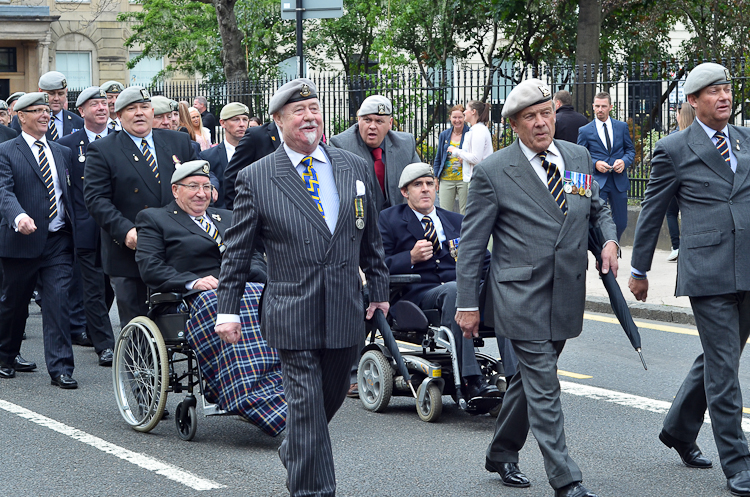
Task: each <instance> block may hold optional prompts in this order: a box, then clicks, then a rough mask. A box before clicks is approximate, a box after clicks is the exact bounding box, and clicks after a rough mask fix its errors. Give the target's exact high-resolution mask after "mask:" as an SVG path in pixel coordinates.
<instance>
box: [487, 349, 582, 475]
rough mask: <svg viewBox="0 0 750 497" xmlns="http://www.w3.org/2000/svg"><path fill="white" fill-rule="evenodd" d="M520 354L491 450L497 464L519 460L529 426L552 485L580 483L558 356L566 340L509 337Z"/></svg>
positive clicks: (489, 450)
mask: <svg viewBox="0 0 750 497" xmlns="http://www.w3.org/2000/svg"><path fill="white" fill-rule="evenodd" d="M511 343H512V344H513V349H514V350H515V352H516V357H518V372H517V373H516V374H515V375H514V376H513V378H512V379H511V380H510V385H508V390H507V391H506V392H505V397H504V398H503V406H502V408H501V409H500V414H498V416H497V422H496V423H495V435H494V437H493V439H492V442H491V443H490V446H489V447H488V448H487V459H489V460H490V461H493V462H497V463H502V462H514V463H517V462H518V452H519V451H520V450H521V448H523V446H524V443H525V442H526V437H527V435H528V433H529V428H531V432H532V433H533V434H534V437H535V438H536V440H537V443H538V444H539V449H540V450H541V451H542V456H543V457H544V469H545V470H546V471H547V478H548V479H549V483H550V485H552V487H553V488H556V489H557V488H561V487H564V486H565V485H568V484H570V483H573V482H576V481H581V480H582V475H581V470H580V469H579V468H578V466H577V465H576V463H575V462H574V461H573V459H571V458H570V455H568V447H567V444H566V443H565V429H564V427H563V424H564V419H563V413H562V405H561V404H560V381H559V380H558V378H557V359H558V357H559V356H560V353H561V352H562V350H563V347H564V346H565V341H564V340H562V341H555V342H553V341H550V340H540V341H522V340H511Z"/></svg>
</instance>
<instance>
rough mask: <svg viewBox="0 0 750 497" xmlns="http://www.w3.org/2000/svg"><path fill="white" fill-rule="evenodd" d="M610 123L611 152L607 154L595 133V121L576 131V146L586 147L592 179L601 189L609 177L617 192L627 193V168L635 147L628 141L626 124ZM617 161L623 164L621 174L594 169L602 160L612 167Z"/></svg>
mask: <svg viewBox="0 0 750 497" xmlns="http://www.w3.org/2000/svg"><path fill="white" fill-rule="evenodd" d="M610 122H611V123H612V150H611V151H610V152H607V145H606V144H604V143H602V141H601V139H600V138H599V133H597V132H596V119H594V120H593V121H591V122H590V123H588V124H587V125H586V126H583V127H582V128H581V129H579V130H578V144H579V145H582V146H584V147H586V148H587V149H588V150H589V153H590V154H591V162H592V164H593V165H594V179H595V180H596V182H597V183H599V188H600V189H603V188H604V185H605V184H607V180H608V179H609V178H610V177H611V178H612V181H614V182H615V187H616V188H617V191H620V192H624V191H627V189H628V185H629V184H630V181H629V180H628V168H630V166H632V165H633V161H634V160H635V147H633V140H631V139H630V130H629V129H628V125H627V123H624V122H622V121H616V120H615V119H610ZM617 159H622V160H623V161H624V162H625V169H623V170H622V172H621V173H615V172H609V173H600V172H599V171H597V169H596V162H597V161H600V160H603V161H604V162H606V163H607V164H609V165H612V164H613V163H614V162H615V161H616V160H617Z"/></svg>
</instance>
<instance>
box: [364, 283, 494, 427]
mask: <svg viewBox="0 0 750 497" xmlns="http://www.w3.org/2000/svg"><path fill="white" fill-rule="evenodd" d="M420 279H421V278H420V276H419V275H414V274H406V275H391V276H390V293H391V301H393V300H396V298H398V296H399V294H400V292H401V290H402V289H403V288H404V287H405V286H406V285H409V284H413V283H418V282H419V281H420ZM480 298H481V300H480V301H486V300H485V299H486V295H485V294H484V290H483V292H482V295H480ZM376 315H379V319H376V318H374V319H373V320H372V322H367V330H368V337H369V338H368V340H367V344H366V345H365V347H364V348H363V350H362V354H361V357H360V361H359V369H358V372H357V383H358V388H359V398H360V401H361V402H362V405H363V406H364V408H365V409H367V410H369V411H372V412H383V411H385V410H386V408H387V407H388V403H389V402H390V399H391V397H392V396H394V395H397V396H412V397H414V398H415V399H416V408H417V414H418V415H419V418H420V419H421V420H422V421H425V422H435V421H437V420H438V418H439V417H440V414H441V413H442V410H443V400H442V396H443V395H450V396H451V397H452V398H453V400H454V401H455V402H456V403H457V404H458V406H459V408H460V409H461V410H464V411H466V412H467V413H469V414H473V415H480V414H487V413H489V414H490V415H492V416H497V414H498V413H499V412H500V408H501V406H502V396H501V397H476V398H473V399H465V398H464V396H463V393H462V391H461V383H462V382H461V376H460V375H459V374H457V373H458V371H459V368H458V357H457V353H456V345H455V343H454V337H453V333H452V332H451V330H450V329H449V328H447V327H445V326H442V325H441V324H440V311H439V310H438V309H431V310H422V309H420V308H419V307H418V306H417V305H415V304H414V303H413V302H409V301H406V300H399V301H397V302H396V303H395V304H393V305H392V306H391V308H390V311H389V314H388V318H387V319H383V318H382V313H380V311H377V312H376ZM378 334H379V335H380V337H381V338H382V341H376V337H377V336H378ZM487 338H493V339H494V338H495V332H494V329H493V328H492V327H490V326H488V325H485V324H484V323H482V324H481V325H480V332H479V337H478V338H475V339H474V347H475V348H476V347H483V346H484V340H485V339H487ZM397 341H401V342H405V343H408V344H414V345H417V346H419V347H421V351H420V350H418V349H415V350H404V349H400V348H399V347H398V345H397ZM475 356H476V358H477V361H478V363H479V366H480V369H481V371H482V375H483V376H484V377H485V379H486V380H487V382H488V383H490V384H493V385H495V386H497V388H498V390H500V392H501V394H502V393H504V392H505V390H506V384H505V374H504V369H503V363H502V360H501V359H500V358H494V357H491V356H489V355H487V354H483V353H476V352H475ZM415 388H416V390H415Z"/></svg>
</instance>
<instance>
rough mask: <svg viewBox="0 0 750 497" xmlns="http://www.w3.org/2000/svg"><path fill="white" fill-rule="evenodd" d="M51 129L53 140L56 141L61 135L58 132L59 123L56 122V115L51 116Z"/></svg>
mask: <svg viewBox="0 0 750 497" xmlns="http://www.w3.org/2000/svg"><path fill="white" fill-rule="evenodd" d="M49 129H50V131H51V133H50V134H51V135H52V141H54V142H56V141H57V139H58V138H60V135H58V134H57V125H56V124H55V116H52V117H50V120H49Z"/></svg>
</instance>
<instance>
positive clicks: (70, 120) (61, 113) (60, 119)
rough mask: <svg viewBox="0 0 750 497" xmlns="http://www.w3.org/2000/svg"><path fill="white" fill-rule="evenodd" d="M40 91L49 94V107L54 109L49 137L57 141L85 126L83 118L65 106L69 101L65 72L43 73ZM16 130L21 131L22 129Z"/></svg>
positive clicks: (40, 80) (40, 79)
mask: <svg viewBox="0 0 750 497" xmlns="http://www.w3.org/2000/svg"><path fill="white" fill-rule="evenodd" d="M39 91H41V92H45V93H46V94H47V95H49V107H50V110H51V111H52V119H50V121H49V130H47V138H49V139H50V140H52V141H57V140H59V139H60V138H62V137H63V136H67V135H69V134H71V133H72V132H73V130H78V129H81V128H83V119H81V118H80V116H78V115H77V114H75V113H73V112H70V111H69V110H66V109H65V108H64V104H65V103H66V102H67V101H68V82H67V81H66V80H65V75H64V74H63V73H61V72H57V71H50V72H47V73H44V74H42V77H40V78H39ZM16 131H18V132H19V133H20V132H21V129H20V128H19V129H17V130H16Z"/></svg>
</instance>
